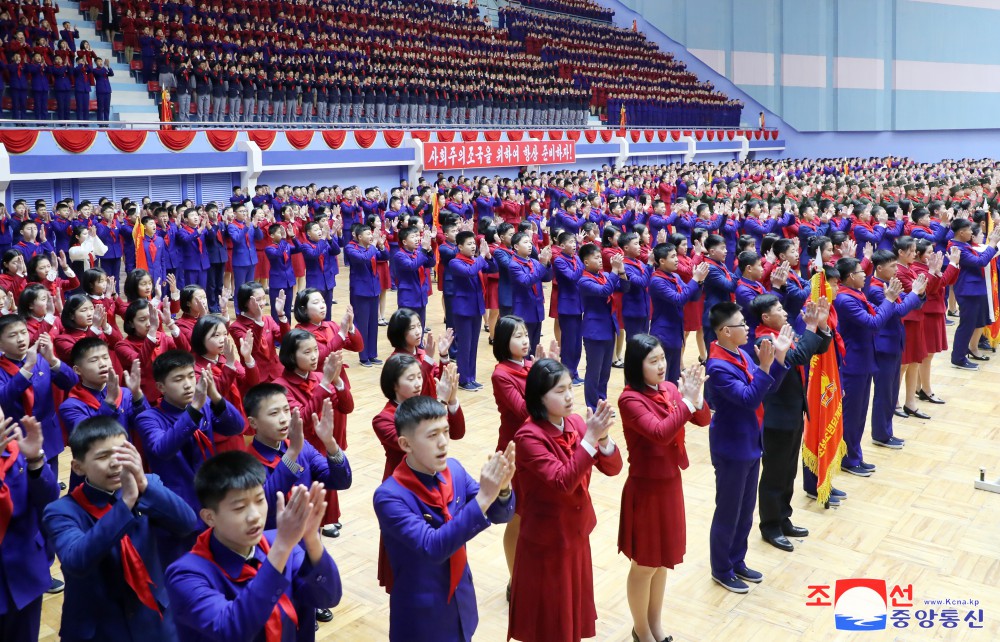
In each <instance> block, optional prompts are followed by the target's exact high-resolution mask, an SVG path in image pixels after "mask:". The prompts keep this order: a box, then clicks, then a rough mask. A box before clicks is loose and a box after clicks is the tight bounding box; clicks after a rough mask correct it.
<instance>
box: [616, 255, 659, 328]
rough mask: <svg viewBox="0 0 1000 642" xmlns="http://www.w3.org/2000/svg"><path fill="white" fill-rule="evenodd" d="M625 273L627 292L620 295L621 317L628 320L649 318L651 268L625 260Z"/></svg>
mask: <svg viewBox="0 0 1000 642" xmlns="http://www.w3.org/2000/svg"><path fill="white" fill-rule="evenodd" d="M625 271H626V272H627V273H628V283H629V287H628V290H626V291H625V294H624V295H622V316H623V317H628V318H640V319H648V318H649V289H648V288H649V279H650V278H651V277H652V275H653V267H652V266H651V265H647V264H644V263H640V262H639V261H638V260H636V261H635V262H632V260H631V259H625Z"/></svg>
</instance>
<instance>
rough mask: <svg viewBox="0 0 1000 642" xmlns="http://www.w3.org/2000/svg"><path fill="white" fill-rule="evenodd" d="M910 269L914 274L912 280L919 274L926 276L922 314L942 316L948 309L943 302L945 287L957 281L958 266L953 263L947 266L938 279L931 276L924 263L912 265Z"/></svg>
mask: <svg viewBox="0 0 1000 642" xmlns="http://www.w3.org/2000/svg"><path fill="white" fill-rule="evenodd" d="M910 269H912V270H913V272H914V275H915V276H914V278H916V277H917V276H920V275H921V274H926V275H927V292H926V294H927V301H926V302H925V303H924V307H922V308H921V311H922V312H923V314H944V313H945V310H947V309H948V308H947V306H946V305H945V301H944V291H945V287H947V286H949V285H955V281H957V280H958V273H959V269H958V266H956V265H955V264H954V263H950V264H948V267H947V268H945V270H944V272H943V273H942V274H941V276H940V277H934V276H931V274H930V270H928V269H927V264H926V263H920V262H917V263H913V264H912V265H911V266H910ZM911 287H912V286H911Z"/></svg>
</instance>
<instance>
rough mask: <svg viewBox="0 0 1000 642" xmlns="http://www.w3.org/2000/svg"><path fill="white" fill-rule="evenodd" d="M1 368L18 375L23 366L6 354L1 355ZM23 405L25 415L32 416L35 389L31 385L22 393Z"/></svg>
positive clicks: (12, 374)
mask: <svg viewBox="0 0 1000 642" xmlns="http://www.w3.org/2000/svg"><path fill="white" fill-rule="evenodd" d="M0 368H2V369H3V371H4V372H6V373H7V374H9V375H10V376H12V377H16V376H17V373H18V372H19V371H20V370H21V366H19V365H17V364H16V363H14V362H13V361H11V360H10V359H8V358H7V357H5V356H0ZM32 374H34V373H32ZM21 405H22V406H24V416H26V417H30V416H31V413H32V411H33V410H34V408H35V389H34V388H33V387H31V386H30V385H29V386H28V387H27V389H25V391H24V392H23V393H22V394H21Z"/></svg>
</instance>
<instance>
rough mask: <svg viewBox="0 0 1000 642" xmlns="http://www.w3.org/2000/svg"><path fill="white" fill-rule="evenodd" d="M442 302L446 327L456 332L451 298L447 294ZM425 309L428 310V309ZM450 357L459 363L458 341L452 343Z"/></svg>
mask: <svg viewBox="0 0 1000 642" xmlns="http://www.w3.org/2000/svg"><path fill="white" fill-rule="evenodd" d="M442 300H443V301H444V327H445V328H451V329H452V330H454V329H455V316H454V315H453V314H452V313H451V296H450V295H448V294H447V293H445V294H444V297H442ZM424 309H425V310H426V309H427V308H424ZM442 336H443V335H442ZM448 356H449V357H451V360H452V361H454V362H455V363H456V364H457V363H458V340H457V339H456V340H454V341H452V342H451V347H450V348H448Z"/></svg>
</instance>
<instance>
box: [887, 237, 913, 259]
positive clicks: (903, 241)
mask: <svg viewBox="0 0 1000 642" xmlns="http://www.w3.org/2000/svg"><path fill="white" fill-rule="evenodd" d="M916 247H917V241H916V239H914V238H913V237H912V236H900V237H899V238H897V239H896V240H895V242H894V243H893V244H892V250H893V252H895V254H896V256H899V254H900V253H902V252H906V251H907V250H909V249H916Z"/></svg>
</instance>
